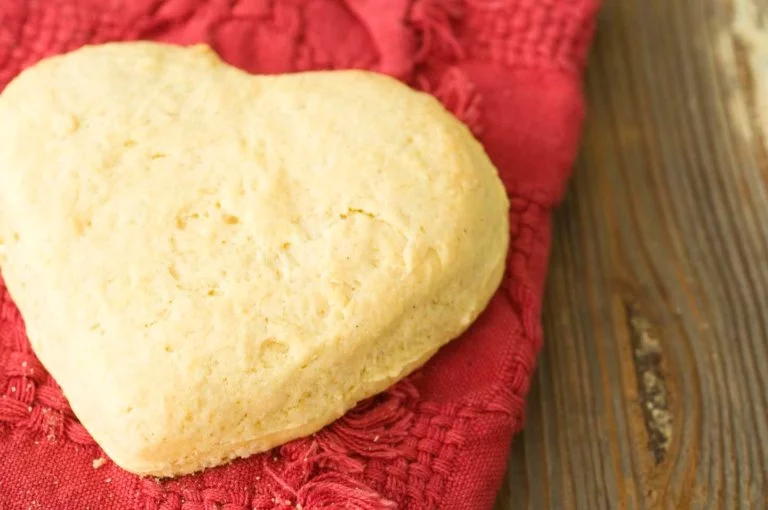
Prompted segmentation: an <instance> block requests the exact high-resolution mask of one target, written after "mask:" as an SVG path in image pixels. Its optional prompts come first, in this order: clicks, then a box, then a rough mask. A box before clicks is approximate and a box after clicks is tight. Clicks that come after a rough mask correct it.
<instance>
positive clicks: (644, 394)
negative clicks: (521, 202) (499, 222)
mask: <svg viewBox="0 0 768 510" xmlns="http://www.w3.org/2000/svg"><path fill="white" fill-rule="evenodd" d="M586 93H587V101H588V105H589V118H588V121H587V124H586V129H585V133H584V143H583V149H582V152H581V155H580V157H579V160H578V162H577V164H576V172H575V175H574V178H573V181H572V183H571V189H570V193H569V195H568V197H567V199H566V200H565V203H564V204H563V206H562V207H561V209H560V210H559V211H558V213H557V214H556V221H555V234H554V240H553V252H552V259H551V267H550V272H549V281H548V288H547V292H546V296H545V312H544V317H543V322H544V332H545V347H544V351H543V352H542V356H541V358H540V364H539V369H538V373H537V374H536V376H535V383H534V387H533V390H532V393H531V395H530V401H529V405H528V416H527V422H526V430H525V432H524V434H523V435H522V436H520V437H518V438H517V439H516V440H515V442H514V445H513V448H512V452H511V460H510V467H509V472H508V474H507V477H506V482H505V485H504V487H503V489H502V491H501V493H500V495H499V502H498V505H497V507H496V508H497V510H509V509H515V510H517V509H533V510H539V509H550V508H551V509H557V510H560V509H579V510H600V509H613V508H627V509H646V508H648V509H655V508H702V509H724V510H731V509H741V508H745V509H747V508H749V509H752V508H754V509H768V143H766V142H767V141H768V0H604V9H603V12H602V14H601V20H600V24H599V28H598V34H597V38H596V41H595V46H594V50H593V52H592V56H591V60H590V68H589V71H588V73H587V85H586Z"/></svg>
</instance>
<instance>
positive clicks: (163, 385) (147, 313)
mask: <svg viewBox="0 0 768 510" xmlns="http://www.w3.org/2000/svg"><path fill="white" fill-rule="evenodd" d="M507 212H508V200H507V196H506V194H505V191H504V188H503V186H502V183H501V181H500V179H499V177H498V175H497V171H496V169H495V168H494V166H493V165H492V164H491V162H490V161H489V159H488V157H487V156H486V154H485V152H484V151H483V149H482V147H481V146H480V144H479V143H478V142H477V141H476V140H475V139H474V138H473V137H472V135H471V134H470V132H469V131H468V130H467V128H466V127H465V126H464V125H463V124H461V123H460V122H459V121H458V120H456V119H455V118H454V117H453V116H452V115H451V114H450V113H448V112H447V111H446V110H445V109H444V108H443V107H442V106H441V105H440V104H439V103H438V101H437V100H435V99H434V98H432V97H431V96H429V95H426V94H423V93H418V92H415V91H413V90H411V89H409V88H408V87H406V86H405V85H402V84H400V83H399V82H397V81H396V80H394V79H391V78H388V77H385V76H381V75H378V74H374V73H370V72H362V71H334V72H312V73H301V74H292V75H281V76H252V75H249V74H247V73H245V72H242V71H240V70H237V69H235V68H233V67H231V66H229V65H227V64H225V63H223V62H222V61H221V60H220V59H219V58H218V57H217V56H216V55H215V54H214V53H213V52H212V51H210V50H209V49H208V48H206V47H202V46H195V47H191V48H181V47H174V46H170V45H163V44H155V43H113V44H107V45H102V46H91V47H85V48H83V49H80V50H77V51H75V52H72V53H70V54H67V55H64V56H58V57H53V58H50V59H47V60H45V61H43V62H41V63H39V64H37V65H36V66H34V67H32V68H31V69H28V70H26V71H25V72H23V73H22V74H21V75H20V76H19V77H18V78H17V79H16V80H14V81H13V82H12V83H11V84H10V85H8V87H7V88H6V90H5V91H4V92H3V93H2V95H1V96H0V267H1V268H2V274H3V277H4V279H5V282H6V284H7V287H8V289H9V291H10V293H11V295H12V297H13V299H14V300H15V302H16V303H17V304H18V306H19V309H20V310H21V313H22V315H23V317H24V320H25V321H26V325H27V331H28V335H29V338H30V341H31V343H32V346H33V348H34V350H35V353H36V354H37V355H38V357H39V358H40V360H41V362H42V363H43V364H44V365H45V367H46V368H47V369H48V370H49V371H50V373H51V374H52V375H53V376H54V377H55V379H56V380H57V381H58V383H59V384H60V385H61V387H62V389H63V391H64V394H65V395H66V396H67V398H68V399H69V402H70V403H71V406H72V409H73V411H74V413H75V414H76V415H77V417H78V419H79V420H80V421H81V422H82V424H83V425H84V426H85V428H86V429H87V430H88V431H89V432H90V433H91V434H92V436H93V438H94V439H95V440H96V441H97V442H98V444H99V445H100V446H101V447H102V448H103V449H104V450H105V452H106V453H107V454H108V455H109V456H110V457H111V458H112V459H113V460H114V461H115V462H116V463H117V464H118V465H120V466H122V467H123V468H125V469H127V470H129V471H132V472H134V473H139V474H152V475H158V476H171V475H178V474H182V473H189V472H193V471H196V470H199V469H202V468H204V467H207V466H213V465H217V464H221V463H223V462H226V461H227V460H230V459H233V458H235V457H242V456H247V455H250V454H253V453H255V452H260V451H264V450H267V449H269V448H271V447H273V446H276V445H278V444H281V443H284V442H287V441H289V440H291V439H294V438H297V437H300V436H305V435H307V434H310V433H312V432H314V431H316V430H318V429H320V428H322V427H323V426H325V425H327V424H328V423H330V422H332V421H333V420H334V419H336V418H338V417H339V416H341V415H342V414H343V413H344V412H345V411H347V410H348V409H350V408H351V407H353V406H354V405H355V404H356V403H357V402H358V401H360V400H361V399H364V398H366V397H369V396H371V395H373V394H375V393H377V392H380V391H382V390H384V389H386V388H387V387H388V386H390V385H391V384H393V383H394V382H395V381H397V380H398V379H401V378H402V377H404V376H405V375H407V374H408V373H410V372H411V371H413V370H414V369H415V368H417V367H419V366H420V365H422V364H423V363H424V362H425V361H426V360H427V359H429V357H430V356H432V355H433V354H434V353H435V351H436V350H437V349H438V348H439V347H440V346H442V345H444V344H445V343H446V342H448V341H450V340H451V339H453V338H456V337H457V336H458V335H460V334H461V333H462V332H463V331H464V330H465V329H466V328H467V327H468V326H469V325H470V324H471V323H472V321H473V320H474V319H475V318H476V317H477V316H478V314H479V313H480V312H481V311H482V310H483V308H484V307H485V306H486V304H487V303H488V301H489V299H490V298H491V296H492V294H493V293H494V291H495V290H496V288H497V287H498V285H499V282H500V281H501V278H502V273H503V271H504V265H505V257H506V251H507V245H508V236H509V233H508V219H507Z"/></svg>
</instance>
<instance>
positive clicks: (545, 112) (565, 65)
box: [0, 0, 597, 510]
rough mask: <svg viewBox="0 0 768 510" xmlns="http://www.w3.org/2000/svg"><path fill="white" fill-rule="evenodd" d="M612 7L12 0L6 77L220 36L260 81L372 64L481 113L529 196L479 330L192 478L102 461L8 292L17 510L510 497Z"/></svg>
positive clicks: (469, 502)
mask: <svg viewBox="0 0 768 510" xmlns="http://www.w3.org/2000/svg"><path fill="white" fill-rule="evenodd" d="M596 2H597V0H346V1H342V0H207V1H204V0H2V1H0V88H2V87H4V86H5V85H6V84H7V83H8V81H10V80H11V79H12V78H13V77H14V76H15V75H17V74H18V73H19V72H20V71H21V70H22V69H24V68H25V67H27V66H29V65H31V64H33V63H35V62H36V61H38V60H39V59H41V58H42V57H44V56H48V55H52V54H56V53H62V52H65V51H69V50H72V49H74V48H77V47H79V46H82V45H84V44H94V43H100V42H106V41H115V40H135V39H151V40H159V41H167V42H174V43H178V44H191V43H197V42H206V43H208V44H209V45H211V46H212V47H213V48H214V49H215V50H216V51H217V52H219V53H220V54H221V56H222V57H223V58H224V59H225V60H227V61H228V62H230V63H231V64H234V65H236V66H239V67H241V68H243V69H245V70H247V71H250V72H254V73H284V72H292V71H301V70H310V69H342V68H366V69H372V70H375V71H379V72H382V73H387V74H390V75H393V76H395V77H397V78H399V79H401V80H403V81H405V82H406V83H408V84H410V85H411V86H413V87H415V88H418V89H422V90H425V91H428V92H430V93H432V94H434V95H435V96H437V97H438V98H439V99H440V100H441V101H442V102H443V103H444V104H445V105H446V106H447V107H448V108H449V109H450V110H451V111H453V112H454V113H455V114H456V115H457V116H458V117H459V118H460V119H462V120H463V121H464V122H465V123H466V124H467V125H469V126H470V128H471V129H472V130H473V132H474V133H475V134H476V135H477V136H478V137H479V139H480V140H481V141H482V143H483V144H484V145H485V147H486V150H487V152H488V154H489V155H490V157H491V159H492V160H493V161H494V163H495V164H496V166H497V167H498V168H499V171H500V173H501V176H502V179H503V180H504V182H505V184H506V187H507V190H508V192H509V195H510V198H511V204H512V205H511V209H510V228H511V238H512V243H511V249H510V252H509V257H508V261H507V274H506V276H505V279H504V282H503V284H502V287H501V289H500V290H499V292H498V293H497V294H496V296H495V297H494V299H493V300H492V302H491V304H490V306H489V308H488V309H487V310H486V312H485V313H484V314H483V315H482V316H481V318H480V319H479V320H478V321H477V322H476V323H475V324H474V325H473V326H472V328H471V329H470V331H468V332H467V333H466V334H464V335H463V337H462V338H461V339H459V340H457V341H455V342H453V343H451V344H450V345H448V346H447V347H445V348H444V349H442V350H441V351H440V352H439V353H438V355H437V356H436V357H435V358H434V359H433V360H432V361H430V362H429V363H428V364H427V365H426V366H425V367H424V368H423V369H422V370H420V371H419V372H417V373H416V374H414V375H413V376H412V377H410V378H408V379H407V380H406V381H403V382H401V383H400V384H398V385H396V386H395V387H394V388H392V389H390V390H389V391H387V392H385V393H384V394H382V395H380V396H378V397H375V398H373V399H370V400H368V401H366V402H364V403H362V404H361V405H359V406H358V407H357V408H355V409H354V410H353V411H351V412H349V413H348V414H347V415H346V416H345V417H343V418H342V419H340V420H338V421H337V422H336V423H334V424H332V425H330V426H328V427H326V428H325V429H324V430H323V431H321V432H319V433H317V434H315V435H314V436H312V437H309V438H306V439H302V440H297V441H294V442H291V443H289V444H287V445H284V446H282V447H280V448H276V449H274V450H273V451H271V452H269V453H267V454H262V455H256V456H253V457H251V458H248V459H243V460H238V461H235V462H233V463H232V464H230V465H227V466H222V467H219V468H215V469H209V470H206V471H205V472H203V473H200V474H197V475H193V476H185V477H181V478H178V479H174V480H156V479H153V478H147V479H142V478H139V477H137V476H134V475H131V474H129V473H127V472H125V471H123V470H121V469H120V468H118V467H116V466H115V465H114V464H113V463H111V462H110V461H109V460H108V459H107V460H106V462H104V463H103V464H102V461H100V460H99V461H97V462H94V461H95V460H96V459H100V458H102V457H103V456H104V455H103V453H102V452H101V450H100V449H99V447H98V446H96V445H95V444H94V442H93V440H92V439H91V437H90V436H89V435H88V433H87V432H86V430H85V429H84V428H83V427H82V426H81V425H80V424H79V423H78V421H77V419H76V417H75V416H74V415H73V414H72V412H71V410H70V408H69V406H68V404H67V401H66V399H65V398H64V397H63V396H62V393H61V390H60V389H59V387H58V386H57V384H56V382H55V381H54V380H53V379H52V378H51V377H50V376H49V375H48V374H47V373H46V371H45V369H44V368H43V367H42V366H41V364H40V362H39V361H38V360H37V359H36V357H35V355H34V354H33V353H32V351H31V349H30V346H29V344H28V342H27V339H26V337H25V334H24V326H23V322H22V320H21V318H20V316H19V313H18V311H17V309H16V308H15V306H14V304H13V302H12V301H11V300H10V298H9V296H8V294H7V292H6V290H5V287H4V286H2V284H0V459H2V462H1V463H0V509H2V510H16V509H51V510H69V509H73V510H74V509H77V510H84V509H91V510H112V509H120V510H123V509H147V510H158V509H162V510H214V509H219V510H246V509H248V510H250V509H269V510H277V509H283V508H295V509H303V510H320V509H358V510H376V509H384V508H401V509H414V510H422V509H433V508H440V509H467V510H478V509H486V508H490V507H491V506H492V504H493V500H494V497H495V494H496V491H497V489H498V486H499V484H500V481H501V478H502V475H503V473H504V470H505V466H506V458H507V453H508V448H509V445H510V441H511V438H512V436H513V434H514V433H515V432H516V431H518V430H519V429H520V428H521V427H522V423H523V410H524V405H525V396H526V393H527V392H528V387H529V382H530V378H531V372H532V370H533V367H534V364H535V359H536V354H537V352H538V350H539V348H540V346H541V341H542V338H541V330H540V326H539V310H540V301H541V295H542V287H543V282H544V276H545V270H546V266H547V254H548V251H549V239H550V212H551V209H552V207H553V206H555V205H556V204H557V203H558V202H559V200H560V199H561V197H562V194H563V190H564V187H565V184H566V181H567V178H568V174H569V169H570V166H571V164H572V162H573V158H574V155H575V152H576V149H577V145H578V142H579V134H580V127H581V122H582V117H583V104H582V96H581V84H580V79H581V72H582V69H583V65H584V61H585V55H586V52H587V47H588V44H589V41H590V38H591V35H592V31H593V24H594V18H595V14H596V10H597V5H596ZM84 370H87V367H84Z"/></svg>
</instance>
